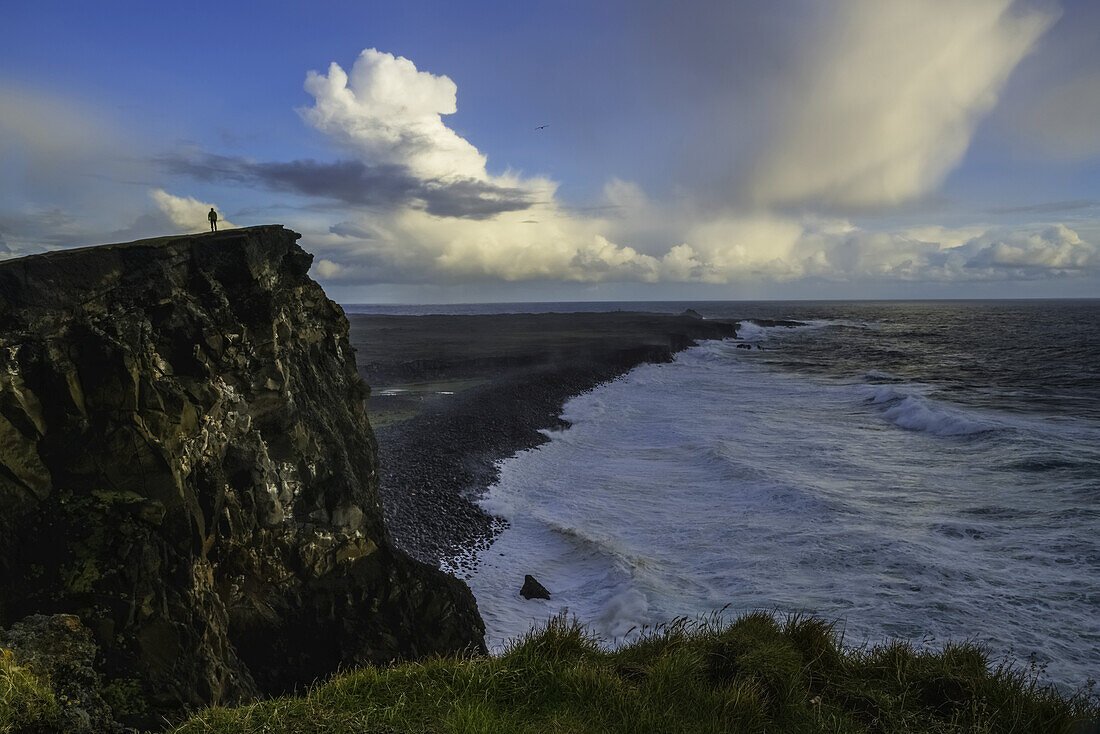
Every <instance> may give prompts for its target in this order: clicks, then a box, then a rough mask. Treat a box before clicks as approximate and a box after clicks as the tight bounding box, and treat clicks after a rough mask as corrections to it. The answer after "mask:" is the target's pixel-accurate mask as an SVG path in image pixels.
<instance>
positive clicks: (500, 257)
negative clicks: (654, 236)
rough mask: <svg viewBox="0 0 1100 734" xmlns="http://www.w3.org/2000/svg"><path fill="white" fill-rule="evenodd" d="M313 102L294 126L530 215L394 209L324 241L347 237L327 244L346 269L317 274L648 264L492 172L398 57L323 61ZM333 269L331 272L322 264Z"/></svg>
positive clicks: (535, 273) (515, 273) (593, 274)
mask: <svg viewBox="0 0 1100 734" xmlns="http://www.w3.org/2000/svg"><path fill="white" fill-rule="evenodd" d="M305 89H306V91H307V92H309V93H310V94H311V95H313V97H314V100H315V101H314V104H313V106H311V107H309V108H306V109H303V110H301V111H300V112H301V115H302V117H303V118H304V119H305V120H306V121H307V122H308V123H309V124H311V125H312V126H313V127H315V128H316V129H318V130H320V131H321V132H323V133H325V134H326V135H328V136H329V137H330V138H331V139H332V140H333V141H334V142H336V143H337V144H338V145H340V146H342V147H344V148H345V149H348V150H351V151H353V152H355V153H356V154H358V155H359V156H360V158H361V159H362V160H363V162H364V163H367V164H369V165H372V166H376V165H390V166H398V167H400V168H402V169H405V170H407V171H408V172H409V173H410V174H412V175H413V176H415V177H417V178H418V179H420V180H421V181H422V182H425V184H426V185H428V186H431V185H433V184H436V183H438V184H439V185H444V184H453V183H454V182H456V181H463V180H472V181H477V182H481V183H485V184H488V185H489V186H490V188H489V189H488V190H489V191H490V192H491V191H493V190H503V191H512V192H514V191H520V192H523V194H524V195H525V196H526V199H527V200H528V201H529V202H530V206H527V207H525V208H523V209H518V210H515V211H504V212H500V213H498V214H496V215H495V216H493V217H491V218H482V219H474V218H470V217H457V216H456V217H441V216H437V215H434V214H432V213H431V212H429V211H426V210H425V209H422V208H417V207H411V206H402V207H398V208H396V209H393V210H390V211H387V212H373V213H371V215H369V216H363V217H361V218H360V220H359V221H355V220H352V221H349V222H343V223H341V225H338V226H337V227H336V228H334V230H333V231H334V232H336V231H340V232H355V233H356V234H357V236H353V237H350V238H349V237H341V236H339V235H338V238H339V239H338V240H337V241H334V242H333V246H334V249H337V250H342V255H343V257H344V259H345V260H346V261H347V262H344V263H338V262H336V261H335V260H334V259H333V258H335V257H337V255H335V254H334V255H333V258H328V261H329V263H330V265H326V270H327V271H328V272H329V273H332V274H333V277H336V276H339V277H342V278H345V279H357V278H364V277H370V276H369V275H368V272H370V273H373V274H374V277H376V278H377V277H380V276H383V275H384V274H389V275H391V276H393V277H395V278H398V277H399V278H401V279H416V278H436V277H440V276H443V277H455V278H486V277H487V278H496V279H502V280H522V279H531V278H540V279H567V280H601V279H606V278H609V277H620V278H626V279H642V280H648V279H652V278H654V277H655V276H654V275H653V274H652V273H653V262H652V261H653V259H652V258H649V257H648V256H643V255H640V254H639V253H638V252H636V251H635V250H633V249H631V248H629V247H619V246H617V245H615V244H613V243H611V242H610V241H608V240H607V239H606V238H605V237H604V236H603V235H602V234H601V231H602V229H603V223H601V222H600V221H598V220H594V219H588V218H581V217H574V216H571V215H570V214H569V213H568V212H566V211H565V210H564V209H563V207H562V206H561V205H560V204H559V203H558V202H557V200H556V191H557V184H555V183H554V182H553V181H550V180H548V179H545V178H541V177H522V176H519V175H516V174H513V173H504V174H500V175H492V174H490V173H489V172H488V171H487V169H486V157H485V156H484V155H483V154H482V153H481V152H480V151H478V149H477V148H476V147H474V146H473V145H472V144H471V143H470V142H469V141H467V140H465V139H464V138H462V137H461V136H460V135H458V134H457V133H455V132H454V131H453V130H451V129H450V128H448V127H447V126H446V125H445V124H444V122H443V117H442V116H443V115H448V114H453V113H454V112H455V111H456V109H457V100H456V94H457V89H456V87H455V84H454V82H453V81H451V79H449V78H448V77H446V76H439V75H435V74H432V73H430V72H427V71H421V70H419V69H417V68H416V65H415V64H414V63H413V62H412V61H410V60H409V59H406V58H403V57H399V56H397V57H395V56H393V55H392V54H388V53H383V52H380V51H377V50H375V49H367V50H365V51H363V52H362V53H361V54H360V55H359V57H358V58H357V59H356V61H355V64H354V65H353V66H352V69H351V71H350V73H349V72H345V71H344V69H343V68H341V67H340V66H339V65H338V64H335V63H333V64H331V65H330V66H329V69H328V73H327V74H318V73H316V72H310V73H309V74H308V75H307V77H306V82H305ZM336 265H338V266H340V267H334V266H336Z"/></svg>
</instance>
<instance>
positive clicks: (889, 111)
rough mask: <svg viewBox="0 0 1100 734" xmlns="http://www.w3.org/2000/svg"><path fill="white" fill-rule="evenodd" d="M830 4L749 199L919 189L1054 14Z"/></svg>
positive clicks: (998, 4) (837, 200) (956, 152)
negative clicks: (831, 12) (828, 15)
mask: <svg viewBox="0 0 1100 734" xmlns="http://www.w3.org/2000/svg"><path fill="white" fill-rule="evenodd" d="M836 8H837V12H836V13H835V14H834V16H833V17H832V19H831V20H830V21H829V26H828V28H827V30H826V31H825V33H824V34H823V38H822V40H821V41H820V42H819V43H817V44H815V45H814V46H813V48H812V50H811V51H810V52H809V53H808V54H807V56H806V59H805V62H804V65H803V69H802V72H801V74H800V78H799V79H798V81H797V82H796V83H795V84H794V85H793V86H792V87H791V88H790V90H789V99H790V104H789V105H788V106H787V108H786V109H785V110H783V111H782V113H781V114H780V115H778V119H779V127H778V132H777V134H776V135H775V136H774V137H773V139H772V140H771V142H770V144H769V145H768V146H767V148H766V151H765V153H764V154H763V155H762V156H761V158H760V160H759V162H758V164H757V167H756V168H755V170H754V173H753V176H752V179H751V181H750V182H749V188H750V190H751V192H752V197H753V200H754V201H755V202H757V203H758V204H762V205H765V206H767V205H777V204H778V205H784V204H807V203H814V204H819V205H825V206H836V207H850V208H857V207H878V206H890V205H895V204H898V203H901V202H905V201H908V200H911V199H914V198H917V197H920V196H922V195H924V194H926V193H928V192H929V191H931V190H932V189H933V188H934V187H936V186H937V185H939V184H940V183H941V182H942V181H943V180H944V178H945V177H946V176H947V174H948V173H949V172H950V171H951V170H952V169H953V168H954V167H955V166H956V165H957V164H958V163H959V161H960V160H961V159H962V157H963V155H964V154H965V152H966V150H967V147H968V146H969V144H970V139H971V137H972V136H973V134H974V129H975V127H976V126H977V124H978V121H979V120H980V119H981V118H982V117H983V116H984V115H985V114H986V113H987V112H989V111H990V110H991V109H992V108H993V106H994V105H995V104H996V102H997V96H998V94H999V92H1000V90H1001V88H1002V87H1003V86H1004V84H1005V82H1006V81H1007V79H1008V77H1009V75H1010V74H1011V72H1012V70H1013V69H1014V68H1015V67H1016V65H1017V64H1018V63H1019V62H1020V60H1021V59H1023V58H1024V56H1025V55H1026V54H1027V53H1028V52H1029V51H1030V50H1031V49H1032V47H1033V46H1034V44H1035V42H1036V40H1037V39H1038V38H1039V37H1040V36H1041V35H1042V34H1043V32H1044V31H1045V30H1046V29H1047V28H1048V27H1049V26H1050V24H1051V23H1052V22H1053V20H1054V18H1053V16H1052V15H1051V14H1050V13H1047V12H1040V11H1037V10H1022V9H1018V8H1017V7H1016V6H1015V5H1014V4H1013V0H967V2H958V1H957V0H907V1H906V2H882V1H881V0H843V1H842V2H838V3H836Z"/></svg>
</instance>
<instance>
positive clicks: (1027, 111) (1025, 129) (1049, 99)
mask: <svg viewBox="0 0 1100 734" xmlns="http://www.w3.org/2000/svg"><path fill="white" fill-rule="evenodd" d="M1093 43H1095V40H1094V41H1093ZM1098 120H1100V70H1097V69H1095V68H1086V69H1084V70H1082V71H1080V72H1078V73H1077V74H1075V75H1074V76H1072V77H1071V78H1069V79H1064V80H1059V81H1057V82H1056V83H1054V84H1052V85H1051V86H1050V87H1049V88H1047V89H1046V90H1044V93H1043V94H1042V95H1040V96H1039V97H1038V99H1036V100H1034V101H1033V102H1032V103H1031V104H1030V105H1029V106H1027V107H1026V108H1023V109H1020V110H1018V112H1017V114H1016V115H1015V117H1014V124H1015V127H1016V128H1017V131H1018V132H1019V133H1022V134H1023V137H1024V139H1025V140H1026V141H1027V142H1029V143H1031V144H1033V145H1034V146H1036V147H1037V148H1038V149H1039V150H1040V151H1041V152H1043V153H1045V154H1047V155H1049V156H1051V157H1053V158H1055V159H1062V160H1071V161H1072V160H1079V159H1087V158H1095V157H1097V156H1100V124H1097V121H1098Z"/></svg>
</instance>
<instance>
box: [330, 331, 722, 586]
mask: <svg viewBox="0 0 1100 734" xmlns="http://www.w3.org/2000/svg"><path fill="white" fill-rule="evenodd" d="M348 318H349V320H350V321H351V341H352V345H353V346H354V347H355V349H356V364H357V366H358V369H359V374H360V376H362V377H363V379H364V380H366V382H367V384H368V385H370V388H371V397H370V399H369V400H368V402H367V412H368V415H369V417H370V420H371V423H372V424H373V426H374V429H375V433H376V435H377V438H378V447H379V456H380V463H381V488H382V495H383V502H384V510H385V517H386V523H387V525H388V526H389V528H390V531H391V532H392V534H393V537H394V540H395V542H396V543H397V545H398V546H399V547H401V548H403V549H404V550H405V551H406V552H408V553H409V554H411V555H412V556H414V557H416V558H418V559H420V560H423V561H426V562H428V563H432V564H437V563H438V562H439V561H440V559H441V558H444V557H448V556H450V555H453V554H454V553H455V552H457V551H460V550H462V549H470V548H475V547H478V546H484V545H485V544H487V543H488V542H489V541H490V540H491V538H492V537H493V534H494V533H495V532H496V530H497V528H495V527H494V523H495V522H497V521H496V520H494V518H492V517H491V516H489V515H488V514H486V513H485V512H484V511H482V510H481V509H480V508H479V507H478V506H477V505H476V504H475V503H474V500H475V499H476V497H477V496H478V494H479V493H480V492H481V491H482V490H484V489H485V488H486V487H487V486H489V485H490V484H491V483H492V482H493V481H494V480H495V479H496V476H497V470H496V467H495V463H496V462H497V461H500V460H501V459H504V458H506V457H508V456H510V455H511V454H513V453H515V452H516V451H519V450H521V449H524V448H529V447H532V446H537V445H538V444H540V443H542V442H544V441H545V440H546V437H545V436H544V435H543V434H542V433H540V432H539V430H540V429H546V428H558V427H562V426H563V421H562V420H561V419H560V418H559V414H560V412H561V408H562V406H563V405H564V403H565V402H566V401H567V400H568V399H569V398H570V397H571V396H573V395H577V394H579V393H582V392H584V391H586V390H589V389H591V388H593V387H595V386H596V385H598V384H600V383H602V382H605V381H608V380H612V379H614V378H616V377H618V376H620V375H622V374H624V373H626V372H628V371H629V370H630V369H632V368H633V367H635V366H637V365H639V364H642V363H643V362H664V361H669V360H671V359H672V356H673V355H674V354H675V353H676V352H678V351H680V350H682V349H685V348H687V347H689V346H692V345H693V344H694V343H696V341H697V340H701V339H721V338H726V337H733V336H735V335H736V324H734V323H726V322H716V321H706V320H703V319H700V318H698V317H695V316H690V315H679V316H674V315H670V314H650V313H632V312H613V313H572V314H557V313H554V314H501V315H478V316H376V315H363V314H349V316H348ZM459 570H460V571H461V570H463V569H459Z"/></svg>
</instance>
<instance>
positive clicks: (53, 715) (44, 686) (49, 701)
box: [0, 650, 60, 734]
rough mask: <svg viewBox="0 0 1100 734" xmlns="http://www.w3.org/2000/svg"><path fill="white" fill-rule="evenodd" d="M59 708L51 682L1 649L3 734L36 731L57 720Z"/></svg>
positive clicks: (0, 716) (0, 733) (0, 722)
mask: <svg viewBox="0 0 1100 734" xmlns="http://www.w3.org/2000/svg"><path fill="white" fill-rule="evenodd" d="M59 711H60V709H59V707H58V705H57V698H56V697H55V696H54V692H53V690H52V689H51V688H50V685H49V681H47V680H45V679H43V678H41V677H40V676H38V675H36V674H35V673H33V672H32V671H31V670H29V669H28V668H26V667H24V666H22V665H19V664H17V663H16V661H15V658H14V656H13V655H12V653H11V651H10V650H0V734H9V733H11V732H22V731H37V730H38V729H41V728H49V727H51V726H53V725H55V723H56V722H57V718H58V713H59Z"/></svg>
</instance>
